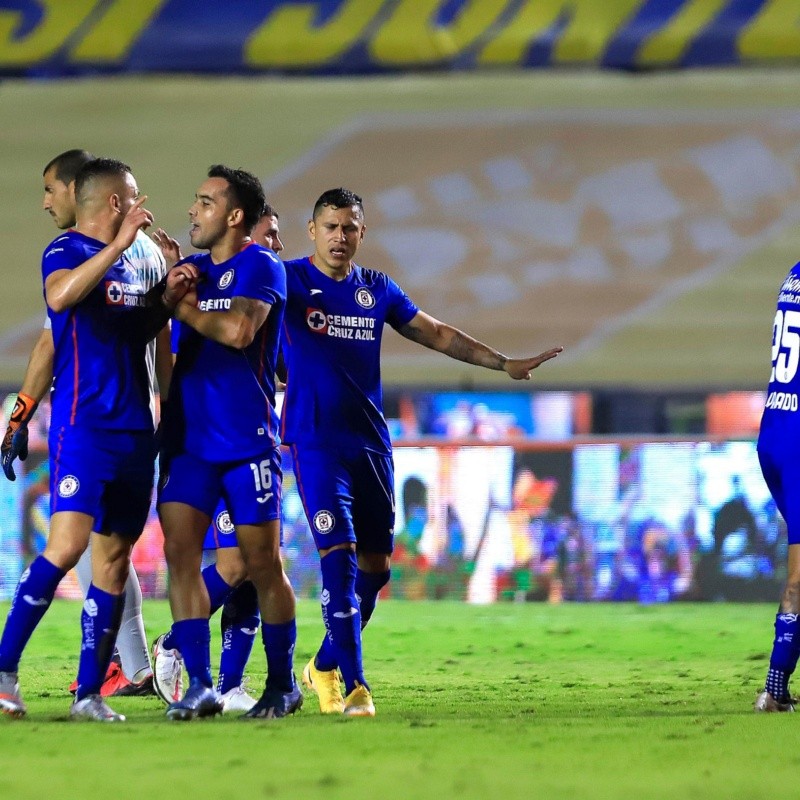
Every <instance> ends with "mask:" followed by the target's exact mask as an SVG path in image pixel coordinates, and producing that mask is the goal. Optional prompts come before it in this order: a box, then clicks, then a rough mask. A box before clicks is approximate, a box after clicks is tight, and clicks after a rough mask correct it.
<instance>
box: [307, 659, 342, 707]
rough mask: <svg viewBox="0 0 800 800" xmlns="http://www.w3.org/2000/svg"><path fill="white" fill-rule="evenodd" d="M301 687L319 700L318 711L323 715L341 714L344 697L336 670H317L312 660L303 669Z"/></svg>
mask: <svg viewBox="0 0 800 800" xmlns="http://www.w3.org/2000/svg"><path fill="white" fill-rule="evenodd" d="M303 685H304V686H305V687H306V688H307V689H311V691H312V692H314V694H316V695H317V697H318V698H319V710H320V711H321V712H322V713H323V714H341V713H342V712H343V711H344V697H342V686H341V684H340V683H339V673H338V671H337V670H335V669H332V670H320V669H317V666H316V664H314V659H313V658H312V659H311V661H309V662H308V664H306V665H305V667H304V669H303Z"/></svg>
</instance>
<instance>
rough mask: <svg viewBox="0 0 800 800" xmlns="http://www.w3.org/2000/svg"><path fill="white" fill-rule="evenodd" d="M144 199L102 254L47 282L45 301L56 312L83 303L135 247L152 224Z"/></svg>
mask: <svg viewBox="0 0 800 800" xmlns="http://www.w3.org/2000/svg"><path fill="white" fill-rule="evenodd" d="M145 200H147V196H146V195H143V196H142V197H140V198H139V199H138V200H137V201H136V202H135V203H134V204H133V205H132V206H131V208H130V209H129V210H128V213H127V214H126V215H125V219H124V220H123V222H122V226H121V227H120V229H119V232H118V233H117V235H116V236H115V237H114V239H113V240H112V241H111V242H110V243H109V244H107V245H106V246H105V247H104V248H103V249H102V250H101V251H100V252H99V253H96V254H95V255H93V256H92V257H91V258H90V259H88V260H87V261H84V262H83V263H82V264H79V265H78V266H77V267H75V268H74V269H59V270H56V271H55V272H51V273H50V275H48V276H47V280H45V283H44V293H45V300H46V301H47V305H48V306H50V308H52V309H53V311H55V312H56V313H58V312H61V311H65V310H66V309H68V308H72V307H73V306H76V305H77V304H78V303H80V302H81V300H83V299H84V298H85V297H86V296H87V295H88V294H89V292H91V291H92V289H94V287H95V286H97V284H98V283H100V281H101V280H102V279H103V276H104V275H105V274H106V272H108V270H109V268H110V267H111V265H112V264H113V263H114V262H115V261H116V260H117V259H118V258H119V257H120V256H121V255H122V254H123V253H124V252H125V250H127V249H128V248H129V247H130V246H131V245H132V244H133V241H134V239H135V238H136V234H137V233H138V232H139V231H140V230H141V229H143V228H146V227H147V226H148V225H152V224H153V215H152V214H151V213H150V212H149V211H148V210H147V209H146V208H143V207H142V203H144V202H145Z"/></svg>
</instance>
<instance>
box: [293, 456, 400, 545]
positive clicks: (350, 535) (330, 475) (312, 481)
mask: <svg viewBox="0 0 800 800" xmlns="http://www.w3.org/2000/svg"><path fill="white" fill-rule="evenodd" d="M291 453H292V461H293V467H294V474H295V477H296V478H297V489H298V491H299V493H300V499H301V500H302V502H303V508H304V509H305V512H306V518H307V519H308V524H309V525H310V527H311V533H312V534H313V536H314V543H315V544H316V546H317V550H326V549H328V548H329V547H333V546H334V545H338V544H344V543H346V542H354V543H355V544H356V547H357V549H358V550H361V551H363V552H367V553H387V554H390V553H391V552H392V550H393V549H394V518H395V514H394V463H393V462H392V457H391V456H390V455H382V454H380V453H373V452H371V451H369V450H353V451H350V452H347V451H345V450H341V449H336V450H328V449H324V448H316V447H313V448H312V447H305V446H302V445H301V446H297V445H293V446H292V447H291Z"/></svg>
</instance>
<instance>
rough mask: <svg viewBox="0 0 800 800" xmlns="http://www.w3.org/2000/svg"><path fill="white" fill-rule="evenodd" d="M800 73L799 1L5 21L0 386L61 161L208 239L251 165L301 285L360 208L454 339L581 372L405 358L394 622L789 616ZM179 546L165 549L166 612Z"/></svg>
mask: <svg viewBox="0 0 800 800" xmlns="http://www.w3.org/2000/svg"><path fill="white" fill-rule="evenodd" d="M798 55H800V30H798V26H797V20H796V9H794V7H793V4H792V3H791V2H787V1H786V0H784V2H781V1H780V0H772V2H765V1H764V0H736V1H734V0H697V1H695V2H691V0H686V1H685V2H681V1H680V0H674V1H673V2H660V1H659V2H656V1H655V0H650V2H642V0H607V2H603V3H600V2H593V0H583V2H581V1H580V0H572V1H571V2H566V1H564V2H559V1H558V0H550V1H549V2H524V1H523V0H508V1H507V2H489V1H488V0H486V1H485V2H480V1H474V2H468V1H467V0H448V1H447V2H444V1H442V0H413V2H412V1H411V0H385V1H384V2H374V1H372V0H343V1H342V2H336V0H331V2H316V3H313V2H296V1H286V2H284V1H282V0H274V2H254V0H252V1H250V2H239V3H236V4H208V5H205V6H202V7H201V8H199V9H198V7H197V5H196V4H193V3H188V2H176V1H175V0H172V1H169V0H149V1H148V2H143V1H142V0H137V1H136V2H132V1H127V2H126V1H119V0H117V1H115V0H106V1H105V2H93V1H91V0H84V1H83V2H77V1H76V2H56V1H55V0H51V2H0V74H2V75H3V76H4V78H3V82H2V83H0V120H2V123H0V153H2V155H0V158H2V164H3V168H2V170H0V198H2V207H3V213H2V215H0V240H1V241H2V242H3V252H4V264H3V275H4V279H5V282H6V289H5V290H4V291H3V293H2V306H1V307H0V353H1V354H2V355H1V356H0V381H2V383H3V384H4V385H5V388H6V389H7V390H8V391H9V392H13V391H15V390H16V388H17V387H18V384H19V381H20V379H21V377H22V374H23V371H24V367H25V363H26V360H27V356H28V353H29V352H30V348H31V346H32V344H33V341H34V340H35V338H36V336H37V335H38V331H39V329H40V326H41V323H42V318H43V304H42V296H41V282H40V277H39V270H38V264H39V259H40V255H41V251H42V248H43V247H44V245H45V244H46V243H47V242H48V241H49V240H50V239H51V238H52V235H53V229H52V227H51V223H50V221H49V220H48V219H47V218H46V217H43V216H42V214H41V213H40V214H38V215H37V213H36V211H37V209H38V208H39V207H40V203H41V187H40V178H39V176H40V175H41V169H42V166H43V165H44V163H46V161H47V160H49V158H50V157H51V156H52V155H55V154H56V153H58V152H61V151H62V150H65V149H68V148H71V147H85V148H87V149H91V150H92V151H94V152H96V153H102V154H107V155H113V156H116V157H119V158H122V159H123V160H125V161H126V162H128V163H129V164H131V165H132V167H133V169H134V172H135V174H136V176H137V179H138V181H139V185H140V187H141V188H142V190H143V191H144V192H145V193H146V194H147V195H148V196H149V198H150V199H149V201H148V207H150V208H151V210H153V212H154V213H155V216H156V220H157V223H158V224H159V225H161V226H163V227H165V228H166V229H167V230H169V231H171V232H172V233H173V234H175V235H176V236H178V238H181V239H182V240H183V241H184V243H185V241H186V237H185V230H186V210H187V208H188V205H189V203H190V200H191V198H192V195H193V192H194V189H195V187H196V185H197V183H198V182H199V180H200V179H201V178H202V176H203V174H204V170H205V169H206V168H207V167H208V165H210V164H212V163H216V162H224V163H230V164H233V165H236V166H242V167H245V168H247V169H250V170H252V171H254V172H255V173H256V174H258V175H259V176H261V177H262V178H263V180H264V182H265V185H266V187H267V189H268V196H269V198H270V201H271V202H272V203H273V204H274V205H275V206H276V207H277V208H278V210H279V211H280V213H281V227H282V231H283V233H284V241H285V243H286V246H287V250H286V255H288V256H289V257H294V256H299V255H302V254H304V253H306V252H307V241H306V239H305V233H304V230H305V221H306V219H307V217H308V215H309V211H310V205H311V203H312V202H313V200H314V198H316V196H317V195H318V194H319V193H320V192H321V191H322V190H323V189H325V188H329V187H331V186H335V185H347V186H349V187H351V188H353V189H355V190H356V191H358V192H359V193H361V194H362V195H363V196H364V198H365V203H366V209H367V222H368V229H369V230H368V235H367V240H366V242H365V245H364V248H363V252H362V257H361V260H362V262H363V263H365V264H369V265H373V266H376V267H379V268H383V269H385V270H386V271H388V272H389V273H390V274H392V275H393V276H394V277H395V278H397V279H398V281H399V282H400V283H401V285H403V286H404V287H405V288H406V289H407V290H408V291H409V293H410V294H411V295H412V297H414V299H415V300H417V301H418V302H419V303H420V304H421V305H422V306H423V307H424V308H425V310H427V311H429V312H430V313H432V314H434V315H436V316H439V317H441V318H443V319H446V320H448V321H451V322H453V323H454V324H456V325H458V326H460V327H463V328H464V329H466V330H467V331H469V332H470V333H473V334H474V335H476V336H478V337H479V338H481V339H483V340H485V341H488V342H490V343H492V344H494V345H495V346H497V347H498V348H500V349H502V350H504V351H508V352H513V353H515V354H520V355H521V354H525V353H528V352H538V351H540V350H543V349H545V348H547V347H549V346H551V345H554V344H563V345H564V346H565V347H566V348H567V349H566V351H565V353H564V354H563V356H562V357H560V358H559V359H558V360H557V361H556V362H555V363H554V364H548V365H547V366H546V367H545V368H543V369H542V370H541V371H540V372H537V373H536V374H535V379H534V381H533V383H532V385H531V386H530V387H528V386H526V387H525V388H526V390H528V391H526V392H520V391H519V387H517V386H512V385H510V383H509V382H508V381H505V382H504V381H503V380H502V378H503V376H500V375H496V374H493V373H487V372H482V371H479V370H477V369H471V368H467V367H465V366H464V365H461V364H458V363H456V362H450V361H448V360H447V359H444V358H442V357H440V356H438V355H435V354H428V353H426V352H423V351H421V350H420V348H418V347H416V346H413V345H410V344H409V343H407V342H404V341H403V340H401V339H400V337H398V336H395V335H394V334H391V333H390V334H388V335H387V337H386V341H385V345H384V351H385V358H384V377H385V381H386V387H387V397H386V400H387V403H386V405H387V411H388V412H389V416H390V417H391V419H392V427H393V433H394V434H395V437H396V440H397V442H398V444H399V445H400V446H399V447H398V449H397V458H396V461H397V467H398V475H397V478H398V480H397V489H398V509H399V518H398V532H399V545H400V547H399V551H398V558H397V560H396V563H397V569H396V578H397V580H396V581H395V582H394V585H393V588H392V592H393V593H394V594H395V595H396V596H402V597H457V598H464V599H469V600H471V601H474V602H487V601H491V600H494V599H550V600H553V601H556V600H559V599H564V598H565V599H637V600H640V601H644V602H653V601H660V600H667V599H672V598H707V599H718V598H731V599H764V600H772V599H774V597H775V596H776V594H777V587H778V586H779V584H780V582H781V573H780V569H781V567H780V564H781V555H782V554H781V537H780V526H781V521H780V520H779V519H778V518H777V517H776V514H775V511H774V507H773V506H772V504H771V502H770V500H769V498H768V495H767V493H766V489H765V487H764V485H763V482H762V481H761V478H760V475H759V473H758V469H757V463H756V461H755V456H754V448H753V436H754V433H755V431H756V426H757V422H758V418H759V415H760V405H761V404H762V403H763V390H762V387H763V386H764V385H765V383H766V378H767V370H768V358H769V357H768V353H769V339H770V320H771V318H772V313H773V307H774V300H775V296H776V293H777V287H778V285H779V283H780V280H781V279H782V277H783V276H784V274H785V273H786V271H787V270H788V268H789V267H790V266H791V264H792V263H794V261H795V260H796V255H795V254H796V253H798V252H800V247H798V245H799V244H800V242H798V233H797V225H796V223H797V220H798V218H799V217H800V188H799V186H800V185H799V184H798V177H799V175H798V166H800V147H798V129H800V116H798V103H797V90H796V71H795V70H794V68H793V62H795V61H796V59H797V57H798ZM6 411H7V406H6ZM45 426H46V410H43V412H42V413H40V414H39V416H38V419H37V423H36V426H35V430H34V432H33V436H32V442H33V443H34V445H35V447H36V448H37V449H38V450H37V452H36V453H35V454H34V455H33V456H32V458H31V461H30V462H29V465H28V471H27V474H26V475H25V480H24V481H17V482H16V483H15V484H9V483H8V482H5V481H4V482H2V484H0V504H2V526H1V527H0V597H8V595H9V593H10V592H11V591H12V590H13V586H14V585H15V582H16V579H17V577H18V575H19V573H20V571H21V569H22V567H23V564H24V561H25V560H26V559H28V558H30V557H31V555H32V554H33V553H35V552H36V550H37V548H39V547H40V546H41V541H42V539H41V537H42V536H46V522H47V520H46V500H47V498H46V474H45V470H46V462H44V463H41V459H42V458H43V456H44V451H43V442H44V439H43V434H44V433H45ZM287 466H288V465H287ZM286 474H287V483H288V484H289V486H288V489H289V491H288V492H287V504H286V506H287V524H286V539H287V557H288V561H289V564H290V568H291V574H292V577H293V580H294V582H295V584H296V586H297V587H298V590H299V593H301V594H302V595H303V596H312V595H313V594H314V593H315V591H316V562H315V558H314V554H313V552H311V550H310V545H311V540H310V537H309V536H308V535H307V532H306V531H305V530H304V523H303V522H302V516H301V515H300V514H299V507H298V505H297V503H296V499H295V496H294V495H293V494H292V492H291V477H290V474H291V473H290V470H289V469H287V471H286ZM159 536H160V532H159V530H158V525H157V522H156V521H155V519H153V520H152V521H151V525H150V526H149V528H148V534H147V535H146V536H145V538H144V540H143V542H142V543H141V544H140V545H139V546H138V552H137V564H138V566H139V571H140V573H141V574H142V576H143V579H144V580H143V583H144V588H145V590H146V591H147V592H148V593H149V594H151V595H153V596H163V592H164V580H165V575H164V568H163V561H162V560H161V558H160V555H159V552H160V540H159ZM63 591H64V592H65V593H66V594H69V593H70V592H71V591H74V586H73V585H71V584H70V583H69V582H67V583H66V584H65V585H64V588H63Z"/></svg>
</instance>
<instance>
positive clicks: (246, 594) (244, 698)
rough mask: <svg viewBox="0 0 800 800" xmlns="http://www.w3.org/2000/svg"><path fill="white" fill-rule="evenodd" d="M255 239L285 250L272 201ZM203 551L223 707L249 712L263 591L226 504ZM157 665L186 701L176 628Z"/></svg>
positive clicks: (167, 695) (170, 691) (167, 244)
mask: <svg viewBox="0 0 800 800" xmlns="http://www.w3.org/2000/svg"><path fill="white" fill-rule="evenodd" d="M153 238H154V239H155V240H156V241H157V242H158V243H159V245H160V246H161V247H162V249H163V250H164V252H165V253H166V254H168V256H169V257H170V259H171V260H172V261H173V263H177V262H178V261H179V260H180V259H181V258H182V256H181V250H180V244H179V243H178V242H177V241H176V240H175V239H173V238H172V237H170V236H168V235H167V234H166V233H165V232H164V231H162V230H159V231H156V232H155V233H154V234H153ZM250 238H251V239H252V240H253V241H254V242H256V244H260V245H262V246H263V247H266V248H268V249H269V250H272V251H273V252H274V253H276V254H280V252H281V251H282V250H283V242H282V241H281V238H280V225H279V217H278V213H277V212H276V211H275V209H273V208H272V207H271V206H270V205H269V204H267V205H266V206H265V208H264V212H263V214H262V216H261V219H259V221H258V222H257V223H256V225H255V227H254V228H253V230H252V231H251V233H250ZM179 331H180V323H173V340H174V347H173V349H174V350H177V334H178V333H179ZM203 550H204V551H212V550H213V551H215V553H216V560H215V563H213V564H210V565H209V566H207V567H205V568H204V569H203V572H202V576H203V582H204V583H205V585H206V590H207V591H208V596H209V610H210V614H211V615H213V614H214V613H215V612H216V610H217V609H218V608H220V607H222V613H221V615H220V628H221V633H222V651H221V654H220V665H219V674H218V677H217V691H218V692H219V693H220V696H221V698H222V711H223V713H226V714H227V713H235V712H245V711H249V710H250V709H251V708H252V707H253V706H254V705H255V704H256V700H255V698H253V697H251V696H250V695H249V694H248V693H247V691H246V689H245V687H244V680H245V679H244V671H245V667H246V666H247V661H248V659H249V657H250V653H251V651H252V649H253V644H254V642H255V637H256V635H257V633H258V630H259V625H260V621H261V618H260V614H259V610H258V593H257V592H256V588H255V586H254V585H253V583H252V581H249V580H245V579H246V576H247V568H246V566H245V564H244V560H243V559H242V555H241V552H240V550H239V545H238V542H237V539H236V532H235V530H234V527H233V523H232V522H231V518H230V515H229V514H228V511H227V509H226V508H225V505H224V503H221V504H220V505H218V506H217V508H216V509H215V511H214V515H213V519H212V524H211V526H210V527H209V529H208V530H207V531H206V536H205V540H204V542H203ZM234 587H235V588H234ZM153 668H154V681H155V688H156V691H157V693H158V695H159V697H161V699H162V700H164V701H165V702H166V703H167V704H169V703H173V702H175V701H177V700H180V699H181V698H182V697H183V662H182V657H181V654H180V652H179V650H178V649H177V647H176V645H175V637H174V635H173V633H172V631H170V632H168V633H166V634H163V635H162V636H159V637H158V638H157V639H156V641H155V642H154V644H153Z"/></svg>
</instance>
